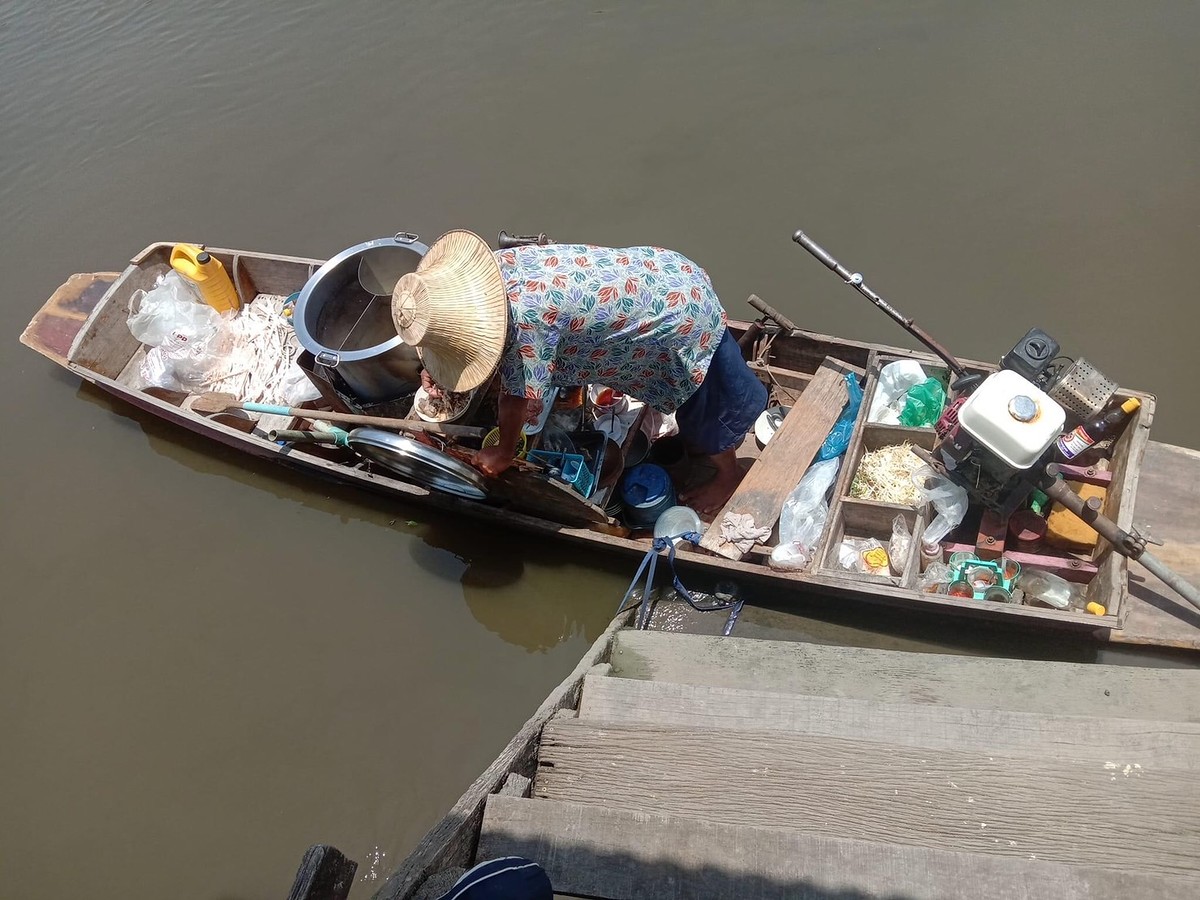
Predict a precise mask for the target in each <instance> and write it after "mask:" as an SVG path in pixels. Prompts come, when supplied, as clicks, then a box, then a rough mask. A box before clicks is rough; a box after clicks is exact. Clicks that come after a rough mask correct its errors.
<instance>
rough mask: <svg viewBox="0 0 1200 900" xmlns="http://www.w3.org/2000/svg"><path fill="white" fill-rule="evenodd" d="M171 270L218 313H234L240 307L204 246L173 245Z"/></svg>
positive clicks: (224, 274) (228, 281)
mask: <svg viewBox="0 0 1200 900" xmlns="http://www.w3.org/2000/svg"><path fill="white" fill-rule="evenodd" d="M171 268H172V269H174V270H175V271H176V272H178V273H179V274H180V275H182V276H183V277H184V278H186V279H187V280H188V281H190V282H192V284H194V285H196V288H197V289H198V290H199V291H200V296H201V297H203V298H204V302H205V303H207V304H208V305H209V306H211V307H212V308H213V309H215V310H216V311H217V312H219V313H224V312H230V311H232V312H237V311H238V310H239V309H241V308H242V304H241V302H240V301H239V300H238V295H237V290H236V289H235V288H234V286H233V281H232V280H231V279H230V278H229V274H228V273H227V272H226V271H225V267H224V266H223V265H221V261H220V260H218V259H216V258H215V257H213V256H212V255H211V254H210V253H209V252H208V251H207V250H205V249H204V247H203V246H200V247H197V246H196V245H195V244H176V245H175V247H174V249H172V250H171Z"/></svg>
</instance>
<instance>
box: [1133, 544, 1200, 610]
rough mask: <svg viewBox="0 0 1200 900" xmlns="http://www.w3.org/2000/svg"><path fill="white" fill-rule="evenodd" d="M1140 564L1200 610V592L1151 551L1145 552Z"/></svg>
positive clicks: (1140, 558)
mask: <svg viewBox="0 0 1200 900" xmlns="http://www.w3.org/2000/svg"><path fill="white" fill-rule="evenodd" d="M1138 562H1140V563H1141V564H1142V565H1143V566H1145V567H1146V568H1147V569H1149V570H1150V571H1151V572H1153V573H1154V574H1155V575H1157V576H1158V577H1159V578H1160V579H1162V582H1163V584H1165V585H1167V587H1169V588H1170V589H1171V590H1173V591H1174V592H1175V593H1177V594H1178V595H1179V596H1180V597H1182V598H1183V599H1184V600H1186V601H1187V602H1188V603H1190V604H1192V606H1194V607H1196V608H1197V609H1200V591H1198V590H1196V586H1195V585H1194V584H1192V583H1191V582H1190V581H1187V580H1185V579H1184V578H1181V577H1180V576H1179V575H1178V574H1177V573H1176V572H1174V571H1172V570H1171V569H1170V567H1168V566H1167V565H1166V564H1165V563H1164V562H1163V561H1162V560H1161V559H1159V558H1158V557H1157V556H1155V555H1154V554H1153V553H1151V552H1150V551H1149V550H1143V551H1142V555H1141V556H1139V557H1138Z"/></svg>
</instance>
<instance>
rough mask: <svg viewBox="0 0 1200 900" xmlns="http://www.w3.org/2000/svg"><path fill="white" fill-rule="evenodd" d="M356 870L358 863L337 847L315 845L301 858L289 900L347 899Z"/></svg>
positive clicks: (289, 892)
mask: <svg viewBox="0 0 1200 900" xmlns="http://www.w3.org/2000/svg"><path fill="white" fill-rule="evenodd" d="M357 870H358V863H356V862H355V861H354V860H352V859H346V857H345V856H343V855H342V853H341V851H339V850H338V849H337V848H336V847H330V846H329V845H328V844H314V845H313V846H311V847H309V848H308V850H307V851H306V852H305V854H304V859H302V860H301V861H300V869H299V870H298V871H297V872H296V880H295V881H294V882H293V883H292V889H291V890H290V891H288V900H346V897H347V896H348V895H349V894H350V888H352V887H354V873H355V872H356V871H357Z"/></svg>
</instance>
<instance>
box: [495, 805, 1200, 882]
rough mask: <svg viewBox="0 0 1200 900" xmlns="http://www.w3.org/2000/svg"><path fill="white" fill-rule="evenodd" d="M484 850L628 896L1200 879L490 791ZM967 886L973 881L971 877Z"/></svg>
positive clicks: (562, 878) (557, 877)
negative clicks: (495, 794)
mask: <svg viewBox="0 0 1200 900" xmlns="http://www.w3.org/2000/svg"><path fill="white" fill-rule="evenodd" d="M479 851H480V855H481V856H484V855H486V856H488V857H497V856H508V855H513V856H524V857H526V858H528V859H536V860H539V861H540V862H541V864H542V866H543V867H544V868H545V869H546V871H547V874H549V876H550V883H551V884H553V885H554V888H555V890H556V891H567V892H570V893H572V894H582V895H585V896H590V897H620V898H627V900H692V898H696V900H701V898H703V900H776V898H778V900H785V898H786V900H831V898H835V897H841V898H847V900H850V898H867V897H903V898H905V900H959V898H961V897H963V896H964V895H966V893H969V895H970V896H973V897H990V898H1006V900H1044V898H1049V897H1053V898H1056V900H1129V898H1135V897H1136V898H1150V897H1153V898H1156V900H1185V898H1187V900H1190V898H1192V897H1195V896H1197V895H1198V893H1200V882H1197V881H1196V880H1195V879H1192V878H1187V877H1182V876H1163V875H1148V874H1145V873H1140V872H1139V873H1133V872H1118V871H1114V870H1112V869H1104V868H1098V867H1092V866H1070V865H1064V864H1062V863H1057V862H1048V861H1045V860H1030V859H1017V858H1011V857H1005V856H995V855H991V854H983V853H963V852H954V851H948V850H931V849H929V848H926V847H914V846H908V845H904V844H893V843H881V842H873V841H859V840H849V839H845V838H836V837H829V836H826V835H820V834H809V833H803V832H797V831H790V830H787V829H779V828H760V827H753V826H748V825H740V826H731V825H727V824H723V823H714V822H707V821H703V820H698V819H687V818H682V817H678V816H668V815H661V814H658V813H653V812H646V811H641V810H625V809H610V808H606V807H598V806H588V805H584V804H580V803H568V802H559V801H553V800H514V799H512V798H509V797H489V798H488V804H487V811H486V813H485V814H484V820H483V830H482V833H481V834H480V838H479ZM968 885H969V891H967V888H966V886H968Z"/></svg>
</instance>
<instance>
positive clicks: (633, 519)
mask: <svg viewBox="0 0 1200 900" xmlns="http://www.w3.org/2000/svg"><path fill="white" fill-rule="evenodd" d="M621 500H622V501H623V502H624V504H625V522H626V524H627V525H629V527H630V528H653V527H654V523H655V522H657V521H658V517H659V516H660V515H662V514H663V513H664V512H666V511H667V510H668V509H670V508H671V507H672V506H674V505H675V486H674V485H672V484H671V476H670V475H668V474H667V470H666V469H664V468H663V467H662V466H656V465H654V464H653V463H643V464H642V465H640V466H634V467H633V468H632V469H630V470H629V471H627V472H626V473H625V477H624V478H622V479H621Z"/></svg>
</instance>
